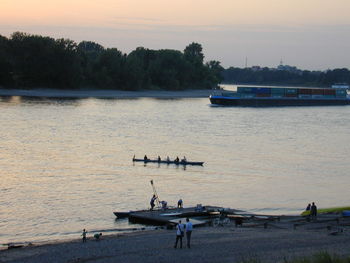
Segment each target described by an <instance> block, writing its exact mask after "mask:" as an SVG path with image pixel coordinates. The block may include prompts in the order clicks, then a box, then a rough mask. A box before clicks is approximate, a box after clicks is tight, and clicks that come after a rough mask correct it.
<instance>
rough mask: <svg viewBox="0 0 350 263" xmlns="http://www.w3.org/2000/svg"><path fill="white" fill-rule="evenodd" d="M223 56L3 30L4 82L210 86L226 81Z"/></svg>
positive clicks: (0, 77) (192, 48)
mask: <svg viewBox="0 0 350 263" xmlns="http://www.w3.org/2000/svg"><path fill="white" fill-rule="evenodd" d="M222 71H223V68H222V67H221V66H220V62H218V61H209V62H207V63H204V55H203V52H202V46H201V45H200V44H198V43H191V44H189V45H188V46H187V47H186V48H185V49H184V51H183V52H181V51H177V50H170V49H163V50H151V49H146V48H143V47H139V48H136V50H134V51H132V52H130V53H129V54H124V53H122V52H121V51H119V50H118V49H117V48H104V47H103V46H101V45H99V44H97V43H94V42H90V41H83V42H80V43H79V44H78V43H75V42H74V41H72V40H69V39H53V38H51V37H43V36H39V35H30V34H26V33H21V32H15V33H13V34H12V35H11V37H10V38H6V37H4V36H1V35H0V86H2V87H5V88H28V89H30V88H58V89H79V88H94V89H119V90H147V89H165V90H182V89H209V88H212V87H215V86H216V85H217V84H218V83H220V82H221V81H222V75H221V73H222Z"/></svg>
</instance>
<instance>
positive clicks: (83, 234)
mask: <svg viewBox="0 0 350 263" xmlns="http://www.w3.org/2000/svg"><path fill="white" fill-rule="evenodd" d="M86 233H87V231H86V230H85V228H84V229H83V233H82V234H81V235H82V236H83V243H85V242H86Z"/></svg>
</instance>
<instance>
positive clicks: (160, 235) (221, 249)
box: [0, 218, 350, 263]
mask: <svg viewBox="0 0 350 263" xmlns="http://www.w3.org/2000/svg"><path fill="white" fill-rule="evenodd" d="M348 221H349V220H343V219H341V221H340V223H339V221H333V220H332V221H329V220H328V218H325V219H323V221H322V219H321V220H320V221H317V222H304V221H298V222H299V223H298V224H295V223H292V221H291V220H289V219H288V220H287V219H286V220H281V221H280V222H271V223H268V224H267V227H266V228H265V227H264V226H263V224H260V223H259V224H247V225H246V226H244V224H243V226H242V227H235V226H234V225H228V226H221V227H210V226H207V227H199V228H195V229H194V232H193V234H192V242H191V248H190V249H189V248H186V239H185V238H184V244H183V248H182V249H180V248H177V249H175V248H174V242H175V230H167V229H158V230H152V231H141V232H135V233H128V234H118V235H110V236H108V235H107V236H102V237H101V239H100V240H99V241H95V240H94V239H93V233H88V240H87V242H86V243H83V242H82V240H81V238H77V239H75V240H68V241H60V242H56V243H47V244H41V245H36V244H32V245H30V246H26V247H21V248H13V249H7V250H2V251H0V262H2V263H3V262H7V263H8V262H23V263H25V262H27V263H30V262H33V263H34V262H35V263H41V262H42V263H44V262H57V263H59V262H152V263H154V262H166V263H167V262H169V263H170V262H285V260H293V259H300V258H304V257H311V256H313V255H315V254H317V253H321V252H327V253H329V254H330V255H333V254H334V255H337V256H342V257H346V256H350V242H349V241H350V228H349V226H347V225H348V223H349V222H348ZM293 222H296V221H293Z"/></svg>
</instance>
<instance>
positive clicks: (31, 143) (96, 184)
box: [0, 97, 350, 243]
mask: <svg viewBox="0 0 350 263" xmlns="http://www.w3.org/2000/svg"><path fill="white" fill-rule="evenodd" d="M0 110H1V117H0V120H1V125H0V139H1V144H0V167H1V180H0V243H7V242H12V241H38V240H50V239H63V238H70V237H74V238H76V237H79V235H80V233H81V230H82V229H83V228H87V229H88V230H90V231H94V230H96V231H99V230H103V229H107V230H112V229H117V228H129V227H132V226H131V225H128V222H127V221H125V220H124V221H121V222H117V221H115V217H114V215H113V213H112V212H113V211H116V210H119V211H127V210H130V209H143V208H146V207H148V206H149V199H150V197H151V195H152V188H151V185H150V180H151V179H153V180H154V182H155V185H156V188H157V191H158V194H159V196H160V198H161V199H163V200H167V201H168V203H169V204H170V205H175V203H176V202H177V200H178V199H179V198H180V197H181V198H182V199H183V200H184V204H185V206H189V205H196V204H198V203H201V204H210V205H219V206H224V207H231V208H237V209H243V210H246V211H249V212H258V213H273V214H297V213H299V212H300V211H301V210H303V209H304V208H305V206H306V204H307V203H308V202H311V201H315V202H316V203H317V204H318V206H319V207H330V206H341V205H349V194H348V193H349V185H350V176H349V170H350V169H349V168H350V165H349V156H350V145H349V131H350V107H347V106H340V107H285V108H234V107H233V108H225V107H213V106H210V105H209V100H208V99H181V100H159V99H133V100H126V99H125V100H101V99H83V100H54V99H50V100H48V99H25V98H20V97H8V98H4V97H2V98H0ZM134 154H136V156H137V157H141V158H142V156H143V155H144V154H147V155H148V156H149V157H156V156H158V155H160V156H162V157H166V156H167V155H169V156H170V157H172V158H174V157H176V156H177V155H178V156H179V157H182V156H184V155H185V156H186V157H187V159H189V160H193V161H204V162H205V165H204V166H203V167H190V166H189V167H187V168H186V169H183V168H182V167H175V166H173V165H169V166H167V165H160V166H158V165H157V164H147V165H146V166H145V165H143V164H140V163H137V164H133V163H132V162H131V158H132V156H133V155H134Z"/></svg>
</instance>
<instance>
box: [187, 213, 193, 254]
mask: <svg viewBox="0 0 350 263" xmlns="http://www.w3.org/2000/svg"><path fill="white" fill-rule="evenodd" d="M192 230H193V225H192V222H190V219H189V218H188V217H187V218H186V241H187V247H188V248H191V235H192Z"/></svg>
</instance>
